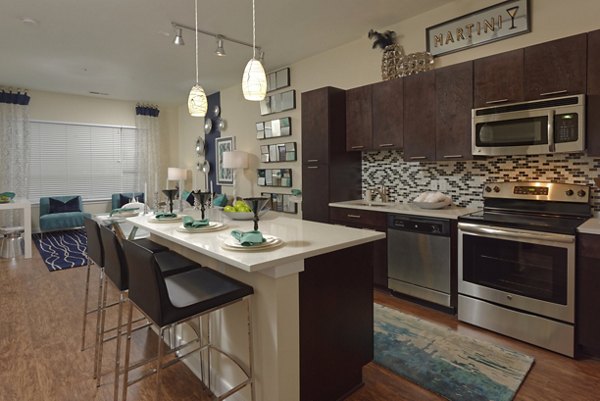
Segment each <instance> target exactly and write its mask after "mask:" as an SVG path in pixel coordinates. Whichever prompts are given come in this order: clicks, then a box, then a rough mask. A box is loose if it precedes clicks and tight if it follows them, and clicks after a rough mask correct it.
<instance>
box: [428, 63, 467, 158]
mask: <svg viewBox="0 0 600 401" xmlns="http://www.w3.org/2000/svg"><path fill="white" fill-rule="evenodd" d="M435 92H436V98H437V106H436V109H437V112H436V114H437V121H436V139H435V153H436V158H437V159H438V160H467V159H472V158H473V157H472V155H471V109H472V108H473V63H472V62H470V61H469V62H466V63H460V64H456V65H452V66H450V67H445V68H441V69H438V70H436V71H435Z"/></svg>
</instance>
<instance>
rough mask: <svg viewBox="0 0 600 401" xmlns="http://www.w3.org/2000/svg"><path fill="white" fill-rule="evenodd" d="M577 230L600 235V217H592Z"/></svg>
mask: <svg viewBox="0 0 600 401" xmlns="http://www.w3.org/2000/svg"><path fill="white" fill-rule="evenodd" d="M577 231H578V232H580V233H582V234H597V235H600V217H592V218H591V219H589V220H588V221H586V222H585V223H583V224H582V225H580V226H579V227H578V228H577Z"/></svg>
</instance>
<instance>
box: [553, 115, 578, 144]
mask: <svg viewBox="0 0 600 401" xmlns="http://www.w3.org/2000/svg"><path fill="white" fill-rule="evenodd" d="M578 117H579V115H578V114H577V113H567V114H557V115H555V116H554V143H564V142H574V141H576V140H577V139H578V134H577V131H578V126H579V122H578V120H579V118H578Z"/></svg>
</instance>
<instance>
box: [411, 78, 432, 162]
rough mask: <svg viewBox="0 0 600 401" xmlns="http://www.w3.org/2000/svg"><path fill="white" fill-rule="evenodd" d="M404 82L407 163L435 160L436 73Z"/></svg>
mask: <svg viewBox="0 0 600 401" xmlns="http://www.w3.org/2000/svg"><path fill="white" fill-rule="evenodd" d="M403 80H404V160H406V161H433V160H435V131H436V116H435V113H436V96H435V71H427V72H422V73H420V74H417V75H411V76H408V77H405V78H403Z"/></svg>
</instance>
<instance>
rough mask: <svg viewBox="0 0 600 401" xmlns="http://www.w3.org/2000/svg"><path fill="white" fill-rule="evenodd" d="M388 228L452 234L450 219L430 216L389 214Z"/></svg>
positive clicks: (433, 233) (432, 233) (434, 233)
mask: <svg viewBox="0 0 600 401" xmlns="http://www.w3.org/2000/svg"><path fill="white" fill-rule="evenodd" d="M388 228H389V229H394V230H402V231H410V232H416V233H423V234H431V235H446V236H448V235H450V221H449V220H447V219H436V218H430V217H420V216H408V215H402V214H388Z"/></svg>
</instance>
